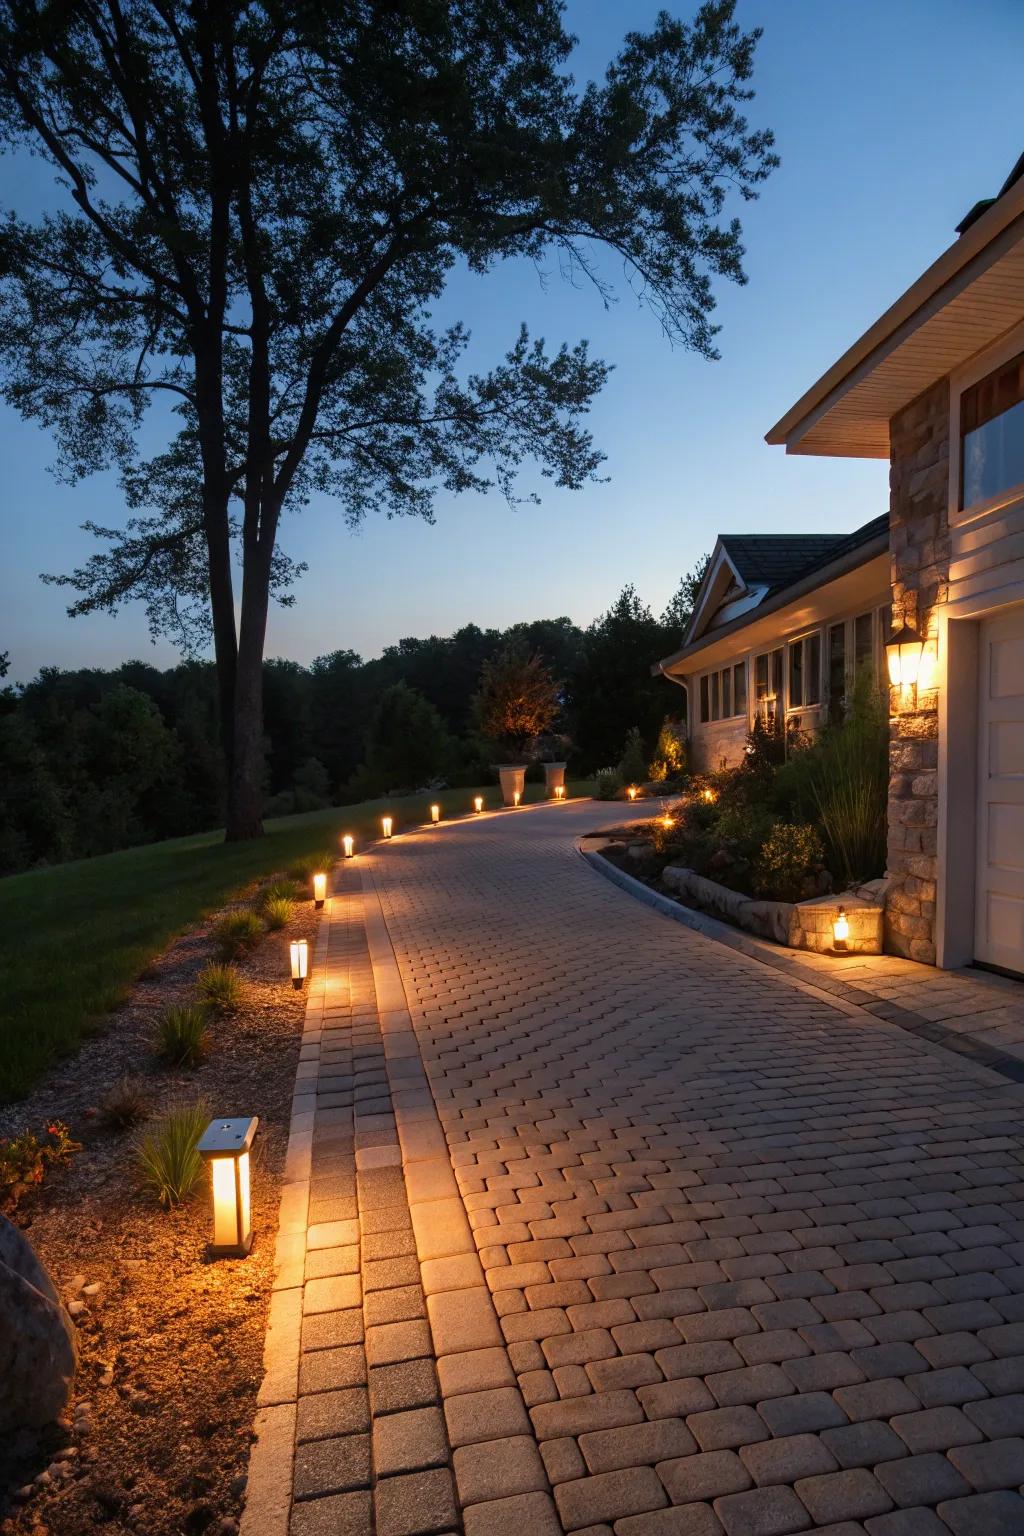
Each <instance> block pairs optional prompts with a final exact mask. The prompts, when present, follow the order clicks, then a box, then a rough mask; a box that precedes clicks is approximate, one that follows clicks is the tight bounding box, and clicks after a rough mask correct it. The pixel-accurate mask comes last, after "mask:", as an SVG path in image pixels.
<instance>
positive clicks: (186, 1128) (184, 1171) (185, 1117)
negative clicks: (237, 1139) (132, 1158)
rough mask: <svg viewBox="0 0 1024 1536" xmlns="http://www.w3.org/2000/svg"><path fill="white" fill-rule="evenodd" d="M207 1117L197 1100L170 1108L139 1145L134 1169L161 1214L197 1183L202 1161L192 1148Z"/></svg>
mask: <svg viewBox="0 0 1024 1536" xmlns="http://www.w3.org/2000/svg"><path fill="white" fill-rule="evenodd" d="M209 1118H210V1112H209V1109H208V1108H207V1106H206V1104H205V1103H204V1102H203V1101H202V1100H201V1099H196V1100H195V1101H194V1102H192V1103H189V1104H177V1105H174V1106H173V1107H172V1108H171V1109H169V1110H168V1111H167V1113H166V1114H165V1115H164V1117H163V1119H162V1120H161V1121H160V1123H159V1124H158V1125H157V1126H155V1127H154V1129H153V1130H152V1131H151V1132H150V1133H149V1135H148V1136H144V1137H143V1138H142V1140H141V1141H140V1142H139V1147H138V1152H137V1166H138V1170H139V1174H140V1177H141V1179H142V1184H143V1188H144V1189H146V1190H147V1191H148V1192H149V1193H150V1194H151V1195H152V1196H153V1197H154V1199H155V1200H156V1201H157V1203H158V1204H160V1205H162V1206H163V1208H164V1210H165V1211H169V1210H170V1209H171V1207H172V1206H175V1205H180V1204H181V1202H182V1201H183V1200H187V1199H188V1197H189V1195H190V1194H191V1193H192V1191H193V1190H194V1189H195V1187H196V1185H197V1184H198V1183H199V1179H200V1176H201V1174H202V1171H203V1162H202V1158H201V1157H200V1156H199V1153H198V1151H197V1150H196V1149H197V1146H198V1144H199V1138H200V1136H202V1134H203V1132H204V1130H205V1129H206V1126H207V1122H208V1121H209Z"/></svg>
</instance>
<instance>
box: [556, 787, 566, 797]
mask: <svg viewBox="0 0 1024 1536" xmlns="http://www.w3.org/2000/svg"><path fill="white" fill-rule="evenodd" d="M555 799H556V800H564V799H565V785H564V784H556V785H555Z"/></svg>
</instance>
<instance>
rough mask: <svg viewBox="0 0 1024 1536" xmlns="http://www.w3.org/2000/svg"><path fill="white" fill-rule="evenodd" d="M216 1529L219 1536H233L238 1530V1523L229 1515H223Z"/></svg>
mask: <svg viewBox="0 0 1024 1536" xmlns="http://www.w3.org/2000/svg"><path fill="white" fill-rule="evenodd" d="M217 1529H218V1530H219V1531H220V1536H235V1533H236V1532H237V1530H238V1521H237V1520H235V1519H233V1518H232V1516H231V1515H225V1516H224V1518H223V1520H222V1521H221V1523H220V1525H219V1526H218V1527H217Z"/></svg>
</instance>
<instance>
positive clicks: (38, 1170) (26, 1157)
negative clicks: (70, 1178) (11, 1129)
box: [0, 1120, 82, 1211]
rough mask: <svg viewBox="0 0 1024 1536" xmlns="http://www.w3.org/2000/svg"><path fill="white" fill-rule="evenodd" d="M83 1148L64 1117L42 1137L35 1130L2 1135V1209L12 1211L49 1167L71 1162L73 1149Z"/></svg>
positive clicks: (0, 1198)
mask: <svg viewBox="0 0 1024 1536" xmlns="http://www.w3.org/2000/svg"><path fill="white" fill-rule="evenodd" d="M81 1150H82V1149H81V1147H80V1145H79V1143H78V1142H77V1141H72V1140H71V1133H70V1131H69V1130H68V1128H67V1126H66V1125H65V1124H64V1122H63V1120H53V1121H51V1123H50V1124H49V1125H48V1126H47V1127H46V1132H45V1134H44V1136H43V1139H42V1140H40V1139H39V1137H38V1136H36V1135H35V1133H34V1132H32V1131H22V1133H21V1135H20V1136H9V1137H0V1211H12V1210H13V1209H14V1207H15V1206H16V1205H17V1203H18V1201H19V1200H20V1199H21V1197H22V1195H24V1194H26V1193H27V1192H28V1190H29V1189H30V1188H31V1187H32V1186H33V1185H34V1184H41V1183H42V1182H43V1179H44V1178H45V1177H46V1170H47V1169H48V1168H52V1167H55V1166H61V1165H63V1164H66V1163H68V1162H70V1160H71V1154H72V1152H80V1151H81Z"/></svg>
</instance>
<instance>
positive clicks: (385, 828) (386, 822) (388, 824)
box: [380, 816, 394, 837]
mask: <svg viewBox="0 0 1024 1536" xmlns="http://www.w3.org/2000/svg"><path fill="white" fill-rule="evenodd" d="M380 825H381V831H382V832H383V833H384V836H385V837H390V836H391V829H392V827H393V826H394V821H393V820H392V818H391V817H390V816H382V817H381V819H380Z"/></svg>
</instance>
